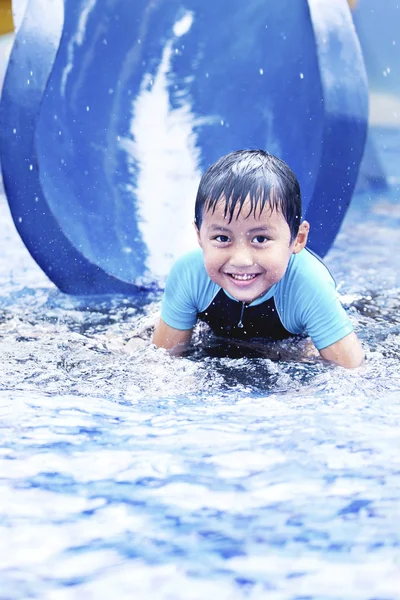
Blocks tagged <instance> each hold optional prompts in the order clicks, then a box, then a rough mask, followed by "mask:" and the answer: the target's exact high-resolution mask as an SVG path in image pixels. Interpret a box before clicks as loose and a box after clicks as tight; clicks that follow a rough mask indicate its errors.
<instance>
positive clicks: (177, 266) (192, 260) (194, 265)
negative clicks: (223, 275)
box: [172, 248, 206, 272]
mask: <svg viewBox="0 0 400 600" xmlns="http://www.w3.org/2000/svg"><path fill="white" fill-rule="evenodd" d="M172 268H173V269H174V270H182V271H190V272H193V271H194V272H196V271H199V272H203V271H204V272H205V271H206V270H205V266H204V259H203V250H202V249H201V248H195V249H194V250H189V252H186V253H185V254H182V255H181V256H180V257H179V258H177V259H176V261H175V263H174V265H173V267H172Z"/></svg>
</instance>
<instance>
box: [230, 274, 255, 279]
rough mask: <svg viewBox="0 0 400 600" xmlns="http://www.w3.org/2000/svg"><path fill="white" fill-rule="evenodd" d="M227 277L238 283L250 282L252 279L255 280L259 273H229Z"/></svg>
mask: <svg viewBox="0 0 400 600" xmlns="http://www.w3.org/2000/svg"><path fill="white" fill-rule="evenodd" d="M227 275H229V276H230V277H232V279H236V280H237V281H249V280H250V279H255V278H256V277H257V275H258V273H227Z"/></svg>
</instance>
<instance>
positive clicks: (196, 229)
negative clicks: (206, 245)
mask: <svg viewBox="0 0 400 600" xmlns="http://www.w3.org/2000/svg"><path fill="white" fill-rule="evenodd" d="M193 227H194V229H195V232H196V235H197V241H198V242H199V246H200V248H202V247H203V246H202V245H201V239H200V231H199V228H198V227H197V225H196V223H195V222H194V221H193Z"/></svg>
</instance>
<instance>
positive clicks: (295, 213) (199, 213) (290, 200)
mask: <svg viewBox="0 0 400 600" xmlns="http://www.w3.org/2000/svg"><path fill="white" fill-rule="evenodd" d="M247 197H248V198H249V201H250V210H249V214H248V215H247V217H249V216H250V215H251V213H253V214H254V216H256V215H257V214H258V216H259V215H260V214H261V213H262V211H263V209H264V207H265V205H266V204H267V206H269V207H270V208H271V210H280V211H281V213H282V215H283V216H284V218H285V219H286V221H287V224H288V225H289V229H290V241H291V242H293V240H294V239H295V238H296V236H297V234H298V232H299V225H300V222H301V193H300V186H299V182H298V181H297V178H296V175H295V174H294V173H293V171H292V170H291V169H290V167H289V166H288V165H287V164H286V163H285V162H284V161H283V160H280V159H279V158H277V157H276V156H273V154H269V153H268V152H265V151H264V150H237V151H236V152H231V153H230V154H226V155H225V156H222V157H221V158H219V159H218V160H217V161H216V162H215V163H214V164H213V165H211V167H209V168H208V169H207V171H206V172H205V173H204V175H203V177H202V178H201V180H200V185H199V189H198V191H197V197H196V205H195V217H194V222H195V224H196V226H197V228H198V229H200V227H201V223H202V220H203V214H204V212H208V211H210V210H211V211H212V212H213V213H214V212H215V209H216V206H217V204H218V202H219V201H221V200H223V201H224V202H225V210H224V216H225V217H226V216H229V223H230V222H231V221H232V219H233V216H234V214H235V211H237V212H236V218H237V217H238V216H239V214H240V212H241V210H242V208H243V204H244V202H245V200H246V198H247ZM247 217H246V218H247Z"/></svg>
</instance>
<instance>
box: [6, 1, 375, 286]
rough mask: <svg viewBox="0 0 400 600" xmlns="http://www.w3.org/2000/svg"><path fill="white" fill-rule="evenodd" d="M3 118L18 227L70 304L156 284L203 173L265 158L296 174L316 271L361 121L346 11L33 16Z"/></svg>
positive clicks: (89, 7)
mask: <svg viewBox="0 0 400 600" xmlns="http://www.w3.org/2000/svg"><path fill="white" fill-rule="evenodd" d="M25 4H26V9H25V7H24V9H25V12H24V13H23V14H21V18H20V20H19V21H20V22H19V23H18V26H17V32H16V35H15V43H14V46H13V49H12V53H11V58H10V62H9V65H8V69H7V73H6V78H5V82H4V86H3V93H2V98H1V106H0V160H1V164H2V170H3V181H4V187H5V191H6V194H7V198H8V202H9V205H10V209H11V213H12V216H13V219H14V222H15V224H16V227H17V229H18V231H19V233H20V235H21V237H22V239H23V241H24V243H25V244H26V246H27V248H28V250H29V251H30V253H31V254H32V256H33V257H34V259H35V260H36V261H37V263H38V264H39V265H40V267H41V268H42V269H43V270H44V271H45V273H46V274H47V275H48V277H49V278H50V279H51V280H52V281H53V282H54V283H55V284H56V285H57V286H58V287H59V288H60V289H61V290H62V291H63V292H67V293H72V294H102V293H128V294H132V293H135V292H136V291H137V290H138V288H143V287H145V288H148V287H152V286H158V285H160V284H161V285H162V282H163V280H164V278H165V276H166V275H167V273H168V271H169V268H170V266H171V264H172V262H173V261H174V260H175V258H176V257H177V256H179V255H180V254H181V253H182V252H184V251H186V250H187V249H190V248H191V247H193V246H194V244H195V237H194V234H193V231H192V225H191V223H192V220H193V206H194V199H195V193H196V188H197V185H198V182H199V178H200V175H201V173H202V172H203V171H204V170H205V169H206V168H207V167H208V166H209V165H210V164H211V163H212V162H213V161H214V160H215V159H216V158H217V157H219V156H221V155H222V154H225V153H227V152H229V151H231V150H234V149H238V148H245V147H246V148H249V147H261V148H265V149H267V150H269V151H271V152H272V153H274V154H277V155H278V156H280V157H281V158H283V159H284V160H286V161H287V162H288V163H289V165H290V166H291V167H292V169H293V170H294V171H295V172H296V174H297V176H298V178H299V181H300V184H301V187H302V194H303V203H304V216H305V218H307V220H309V221H310V222H311V224H312V233H311V236H310V247H311V248H312V249H313V250H314V251H316V252H317V253H319V254H320V255H321V256H324V255H325V254H326V253H327V251H328V250H329V248H330V247H331V245H332V243H333V241H334V239H335V236H336V234H337V232H338V230H339V228H340V225H341V223H342V220H343V218H344V216H345V214H346V209H347V207H348V205H349V203H350V200H351V196H352V193H353V190H354V187H355V184H356V180H357V176H358V172H359V166H360V162H361V159H362V154H363V149H364V144H365V137H366V131H367V118H368V91H367V79H366V73H365V68H364V62H363V58H362V54H361V49H360V45H359V41H358V38H357V35H356V32H355V29H354V24H353V20H352V16H351V12H350V8H349V6H348V3H347V1H346V0H336V1H335V2H334V3H332V2H330V1H327V0H296V2H293V0H279V2H265V0H247V2H242V0H220V1H219V2H204V0H179V1H177V0H152V1H149V0H137V1H136V2H135V3H132V2H126V0H51V1H50V0H28V1H27V2H25Z"/></svg>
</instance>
